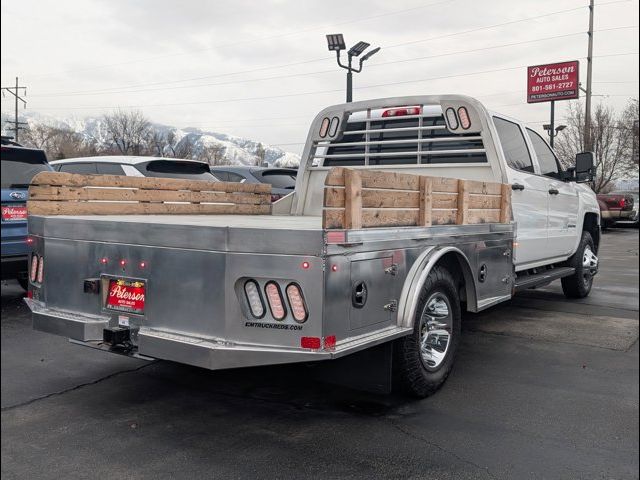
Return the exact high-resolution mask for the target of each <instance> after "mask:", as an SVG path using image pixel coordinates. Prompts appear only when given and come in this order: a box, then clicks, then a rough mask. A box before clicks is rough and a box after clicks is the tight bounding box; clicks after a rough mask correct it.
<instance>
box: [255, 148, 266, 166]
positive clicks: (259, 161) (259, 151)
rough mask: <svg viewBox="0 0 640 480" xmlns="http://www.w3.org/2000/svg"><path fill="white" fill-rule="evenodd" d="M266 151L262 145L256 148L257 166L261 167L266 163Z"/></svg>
mask: <svg viewBox="0 0 640 480" xmlns="http://www.w3.org/2000/svg"><path fill="white" fill-rule="evenodd" d="M266 153H267V152H266V151H265V149H264V146H263V145H262V143H258V146H257V147H256V165H258V166H261V165H262V164H263V163H264V157H265V155H266Z"/></svg>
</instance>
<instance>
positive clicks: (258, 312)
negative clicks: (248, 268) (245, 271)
mask: <svg viewBox="0 0 640 480" xmlns="http://www.w3.org/2000/svg"><path fill="white" fill-rule="evenodd" d="M244 294H245V295H246V296H247V302H248V303H249V309H250V310H251V315H253V316H254V317H255V318H262V317H264V304H263V303H262V296H261V295H260V289H259V288H258V284H257V283H256V282H255V281H253V280H248V281H247V282H246V283H245V284H244Z"/></svg>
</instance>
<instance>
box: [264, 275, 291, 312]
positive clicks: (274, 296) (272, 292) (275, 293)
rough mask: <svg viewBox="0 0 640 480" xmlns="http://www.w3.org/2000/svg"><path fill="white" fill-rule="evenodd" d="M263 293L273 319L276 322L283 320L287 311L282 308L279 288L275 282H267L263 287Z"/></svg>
mask: <svg viewBox="0 0 640 480" xmlns="http://www.w3.org/2000/svg"><path fill="white" fill-rule="evenodd" d="M264 291H265V293H266V294H267V300H268V301H269V308H270V309H271V315H273V318H275V319H276V320H283V319H284V317H285V316H286V314H287V311H286V310H285V308H284V303H283V301H282V295H281V294H280V287H279V286H278V284H277V283H275V282H269V283H267V284H266V285H265V287H264Z"/></svg>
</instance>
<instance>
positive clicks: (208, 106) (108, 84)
mask: <svg viewBox="0 0 640 480" xmlns="http://www.w3.org/2000/svg"><path fill="white" fill-rule="evenodd" d="M587 4H588V0H565V1H559V0H536V1H522V0H521V1H515V0H492V1H488V0H484V1H477V0H423V1H418V0H400V1H394V2H390V1H385V0H366V1H365V0H350V1H345V0H323V1H322V2H318V1H310V0H309V1H307V0H262V1H256V0H253V1H250V0H233V1H232V0H224V1H222V0H219V1H214V0H181V1H179V2H178V1H168V0H137V1H134V0H129V1H124V0H63V1H57V2H53V1H43V0H40V1H37V0H21V1H20V2H2V4H1V5H2V28H1V33H2V43H1V45H2V68H1V71H2V86H3V87H4V86H11V85H13V84H14V83H15V77H16V76H19V77H20V83H21V84H22V85H26V86H27V87H28V91H27V100H28V105H27V107H28V109H29V110H31V111H36V112H40V113H42V114H48V115H53V116H57V117H64V118H67V117H70V116H75V117H83V116H99V115H102V114H104V113H105V112H108V111H110V109H112V108H116V107H122V108H136V109H139V110H142V111H143V112H144V114H145V115H146V116H147V117H148V118H150V119H151V120H153V121H156V122H159V123H166V124H169V125H174V126H177V127H188V126H193V127H198V128H203V129H207V130H212V131H217V132H224V133H230V134H235V135H240V136H244V137H249V138H252V139H254V140H259V141H263V142H265V143H269V144H274V145H282V148H284V149H286V150H290V151H293V152H300V150H301V148H302V147H301V145H299V143H301V142H304V139H305V137H306V130H307V128H308V125H309V122H310V121H311V119H312V118H313V116H314V115H315V113H317V111H319V110H320V109H321V108H323V107H324V106H327V105H330V104H335V103H341V102H343V101H344V84H345V75H344V73H343V72H344V71H343V70H340V69H338V67H337V66H336V64H335V56H334V55H333V54H332V53H330V52H328V51H327V46H326V41H325V37H324V35H325V34H327V33H340V32H341V33H344V35H345V39H346V41H347V44H348V45H350V44H353V43H355V42H357V41H358V40H365V41H367V42H369V43H371V44H372V45H373V46H381V47H382V50H381V51H380V52H379V53H378V54H377V55H376V56H374V57H373V58H372V59H371V60H369V62H368V63H367V64H366V65H365V68H364V71H363V72H362V73H360V74H357V75H356V76H355V80H354V83H355V90H354V99H355V100H363V99H367V98H375V97H386V96H396V95H410V94H437V93H464V94H469V95H473V96H477V97H478V98H479V99H480V100H482V101H483V102H484V103H485V104H486V105H487V106H488V107H489V108H492V109H494V110H497V111H500V112H503V113H505V114H508V115H511V116H514V117H517V118H520V119H522V120H525V121H527V122H533V125H534V126H535V127H536V128H541V125H542V123H544V122H546V121H548V115H549V105H548V104H542V105H527V104H526V98H525V87H526V65H537V64H541V63H549V62H555V61H565V60H575V59H580V60H581V67H582V68H581V72H580V74H581V75H580V76H581V80H582V81H583V82H586V60H585V59H584V58H585V57H586V54H587V35H586V30H587V27H588V8H587ZM638 13H639V12H638V0H629V1H620V0H599V1H596V16H595V31H596V33H595V36H594V38H595V43H594V56H595V58H594V88H593V91H594V94H598V95H608V96H609V97H596V98H595V100H596V101H600V100H602V99H605V100H606V101H607V102H611V103H612V104H613V105H614V106H615V107H616V108H622V107H624V105H625V104H626V102H627V101H628V100H629V98H630V97H632V96H635V97H637V96H638V27H637V26H638ZM500 24H502V25H500ZM392 62H395V63H392ZM436 77H439V78H436ZM442 77H447V78H442ZM394 83H395V84H394ZM564 103H565V104H566V102H564ZM12 108H13V103H12V100H11V99H10V98H8V97H7V98H3V100H2V111H3V112H7V111H11V110H12ZM563 114H564V105H563V102H559V103H558V115H557V117H558V118H559V119H560V122H561V121H562V117H563Z"/></svg>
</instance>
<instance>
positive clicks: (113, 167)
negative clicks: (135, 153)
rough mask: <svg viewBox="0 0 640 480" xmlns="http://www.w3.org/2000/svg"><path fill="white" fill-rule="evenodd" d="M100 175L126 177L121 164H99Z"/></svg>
mask: <svg viewBox="0 0 640 480" xmlns="http://www.w3.org/2000/svg"><path fill="white" fill-rule="evenodd" d="M96 165H97V168H98V173H100V174H102V175H126V173H124V169H123V168H122V165H120V164H119V163H97V164H96Z"/></svg>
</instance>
